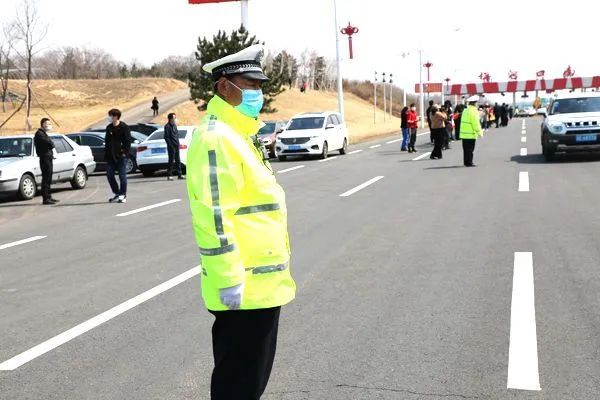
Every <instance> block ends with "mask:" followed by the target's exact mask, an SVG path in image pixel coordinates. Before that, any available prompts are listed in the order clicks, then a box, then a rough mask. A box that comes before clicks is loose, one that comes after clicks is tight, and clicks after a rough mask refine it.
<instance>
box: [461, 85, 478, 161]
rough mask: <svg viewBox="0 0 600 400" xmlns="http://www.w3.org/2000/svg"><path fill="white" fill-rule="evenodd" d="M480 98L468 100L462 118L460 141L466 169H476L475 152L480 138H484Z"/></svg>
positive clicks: (473, 97) (474, 97)
mask: <svg viewBox="0 0 600 400" xmlns="http://www.w3.org/2000/svg"><path fill="white" fill-rule="evenodd" d="M478 101H479V96H477V95H475V96H471V97H469V98H468V99H467V103H468V104H469V105H468V107H467V108H466V109H465V110H464V111H463V112H462V114H461V118H460V139H461V140H462V146H463V158H464V164H465V167H476V166H477V165H475V164H473V151H475V143H476V142H477V138H478V137H482V136H483V130H482V129H481V122H480V117H479V111H478V110H477V102H478Z"/></svg>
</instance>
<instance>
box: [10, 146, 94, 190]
mask: <svg viewBox="0 0 600 400" xmlns="http://www.w3.org/2000/svg"><path fill="white" fill-rule="evenodd" d="M50 138H51V139H52V141H53V142H54V145H55V149H54V150H53V152H54V163H53V164H54V168H53V172H52V183H60V182H70V183H71V187H73V189H83V188H84V187H85V185H86V183H87V179H88V174H91V173H92V172H94V170H95V169H96V163H95V162H94V157H93V156H92V151H91V149H90V148H89V147H88V146H79V145H78V144H77V143H75V142H73V141H72V140H71V139H69V138H67V137H66V136H63V135H50ZM41 182H42V171H41V169H40V162H39V158H38V157H37V154H36V153H35V146H34V145H33V136H31V135H19V136H0V193H3V194H16V195H17V196H18V197H20V198H21V199H23V200H30V199H32V198H33V197H34V196H35V194H36V193H37V190H38V187H39V186H40V185H41Z"/></svg>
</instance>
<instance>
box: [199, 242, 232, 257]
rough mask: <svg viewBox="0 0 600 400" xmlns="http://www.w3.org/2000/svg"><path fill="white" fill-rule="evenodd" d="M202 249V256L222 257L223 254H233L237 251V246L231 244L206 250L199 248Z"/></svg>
mask: <svg viewBox="0 0 600 400" xmlns="http://www.w3.org/2000/svg"><path fill="white" fill-rule="evenodd" d="M198 248H199V249H200V254H201V255H203V256H220V255H223V254H227V253H231V252H232V251H234V250H235V244H233V243H231V244H228V245H227V246H223V247H216V248H214V249H205V248H202V247H198Z"/></svg>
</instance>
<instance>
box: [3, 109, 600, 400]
mask: <svg viewBox="0 0 600 400" xmlns="http://www.w3.org/2000/svg"><path fill="white" fill-rule="evenodd" d="M539 123H540V120H539V119H529V120H526V129H525V131H526V134H522V121H521V120H518V119H515V120H513V121H511V125H510V126H509V127H507V128H500V129H492V130H490V131H489V132H488V134H487V135H486V136H485V137H484V138H483V139H482V140H481V141H479V142H478V143H477V148H476V153H475V162H476V163H478V164H479V166H478V167H477V168H464V167H462V166H461V164H462V151H461V149H460V142H455V143H453V147H454V148H453V149H452V150H450V151H447V152H444V158H443V160H436V161H434V160H429V158H428V157H427V156H425V158H424V159H422V160H416V161H415V160H413V159H414V158H417V156H423V155H425V154H426V153H427V152H428V151H430V150H431V146H430V145H429V144H427V143H426V142H427V141H428V140H427V139H428V135H423V136H421V137H420V138H419V145H418V149H419V153H417V154H407V153H404V152H400V151H399V148H400V145H399V143H398V142H394V143H388V142H390V141H392V140H394V139H396V138H397V137H396V138H389V139H387V140H381V139H380V140H377V141H375V142H372V143H363V144H361V145H357V146H353V147H351V149H350V151H351V154H349V155H345V156H340V157H337V158H333V159H330V160H328V161H325V162H319V161H316V160H294V161H290V162H285V163H278V162H274V163H273V168H274V170H275V171H276V174H277V177H278V180H279V181H280V182H281V184H282V185H283V187H284V188H285V189H286V193H287V198H288V208H289V218H290V221H289V222H290V234H291V244H292V251H293V256H292V272H293V275H294V277H295V279H296V281H297V283H298V293H297V299H296V300H295V301H294V302H293V303H292V304H290V305H289V306H287V307H285V308H284V310H283V312H282V321H281V327H280V339H279V347H278V354H277V359H276V363H275V367H274V370H273V374H272V377H271V381H270V384H269V387H268V388H267V393H266V394H265V396H264V399H266V400H300V399H311V400H312V399H315V400H317V399H318V400H320V399H328V400H330V399H331V400H337V399H339V400H347V399H436V398H439V399H561V400H562V399H597V398H600V313H598V309H600V295H599V293H600V269H599V268H598V264H599V263H598V260H600V244H599V243H600V242H599V240H598V238H599V236H598V232H599V231H600V215H599V214H598V213H597V212H596V209H595V206H594V204H597V203H599V202H600V190H599V189H598V186H597V184H596V182H597V179H596V178H597V176H598V175H599V174H600V156H569V157H561V158H559V160H558V161H557V162H555V163H551V164H547V163H544V162H543V159H542V157H541V154H540V153H541V149H540V145H539ZM521 137H526V138H527V142H526V143H524V142H522V139H521ZM378 144H380V145H381V146H378V147H373V146H377V145H378ZM522 148H526V149H527V152H528V154H529V155H523V156H521V155H520V154H522V153H521V152H522V150H521V149H522ZM357 150H362V151H360V152H355V151H357ZM292 168H295V169H292ZM525 173H526V174H525ZM376 179H377V180H376ZM367 182H369V183H371V184H369V185H367V186H364V187H363V188H362V189H361V190H358V191H353V190H352V189H354V188H356V187H359V185H361V184H363V183H367ZM63 187H64V190H63V189H58V193H56V194H55V197H57V198H59V199H61V200H62V201H61V203H60V205H57V206H52V207H43V206H41V205H39V203H40V202H41V201H40V200H39V199H36V200H34V201H32V202H3V203H0V260H1V261H0V338H2V340H0V398H1V399H3V400H4V399H7V400H9V399H10V400H12V399H19V400H20V399H36V400H37V399H61V400H64V399H128V400H134V399H136V400H137V399H139V400H148V399H161V400H163V399H208V398H209V397H208V387H209V377H210V372H211V368H212V358H211V338H210V327H211V323H212V317H211V316H210V314H208V313H207V312H206V311H205V309H204V308H203V304H202V300H201V297H200V284H199V277H198V276H197V269H194V267H196V266H197V265H198V258H199V257H198V250H197V248H196V245H195V244H194V239H193V234H192V230H191V225H190V213H189V211H188V207H187V203H186V191H185V185H184V184H183V183H182V182H178V181H173V182H168V181H166V178H165V177H164V176H161V175H158V176H156V177H153V178H149V179H144V178H142V177H141V176H137V175H136V176H134V177H132V178H131V179H130V189H129V193H128V203H126V204H108V203H107V202H106V201H107V199H108V197H109V190H108V185H107V183H106V182H105V179H104V178H103V177H102V176H93V177H92V178H91V180H90V182H89V186H88V187H87V188H86V189H85V190H83V191H77V192H76V191H71V190H69V189H68V186H63ZM342 194H346V196H341V195H342ZM177 199H181V201H178V202H177V201H175V200H177ZM170 200H173V201H174V202H171V203H169V204H165V205H162V206H160V207H156V208H152V209H148V210H145V211H141V212H138V213H134V214H130V215H126V216H121V217H117V216H116V215H118V214H121V213H125V212H129V211H136V210H137V209H140V208H142V207H146V206H152V205H156V204H161V203H164V202H168V201H170ZM38 236H41V237H43V238H37V240H33V239H32V240H33V241H30V242H27V243H23V244H19V245H14V246H12V247H7V245H10V244H14V243H15V242H16V241H21V240H23V239H28V238H34V239H35V238H36V237H38ZM186 272H187V275H184V276H180V277H179V279H178V280H177V281H176V282H173V281H171V282H170V283H171V285H169V286H165V285H162V284H164V282H167V281H169V280H171V279H172V278H174V277H177V276H179V275H180V274H184V273H186ZM160 285H162V286H160ZM170 286H172V287H170ZM152 288H157V289H156V290H155V291H153V292H150V293H146V296H143V297H138V296H139V295H140V294H142V293H145V292H146V291H148V290H149V289H152ZM161 291H162V292H161ZM158 292H161V293H160V294H157V293H158ZM137 303H140V304H139V305H138V304H137ZM119 305H121V306H120V307H117V308H116V309H115V308H113V307H115V306H119ZM107 311H109V312H108V313H106V312H107ZM86 321H87V322H86ZM82 323H83V325H80V324H82ZM74 327H77V329H75V330H74V331H69V330H70V329H71V328H74ZM64 332H68V333H71V334H72V335H70V337H66V336H65V335H64V334H63V333H64ZM61 334H62V335H61ZM57 335H59V336H58V339H56V340H57V341H56V342H48V340H49V339H51V338H54V337H56V336H57ZM60 339H63V340H60ZM66 339H70V340H66ZM61 343H62V344H61ZM57 344H59V345H58V346H57V347H56V345H57ZM38 345H41V346H38ZM36 346H38V347H36ZM32 348H34V349H37V350H40V351H38V352H36V353H35V354H34V353H32V352H31V351H29V350H30V349H32ZM21 354H24V356H23V357H20V356H19V355H21ZM15 356H17V357H16V358H13V357H15ZM537 389H540V390H537Z"/></svg>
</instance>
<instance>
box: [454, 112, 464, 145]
mask: <svg viewBox="0 0 600 400" xmlns="http://www.w3.org/2000/svg"><path fill="white" fill-rule="evenodd" d="M464 109H465V106H464V104H459V105H457V106H456V110H455V112H454V116H453V118H454V138H455V139H456V140H460V118H461V115H462V112H463V111H464Z"/></svg>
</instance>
